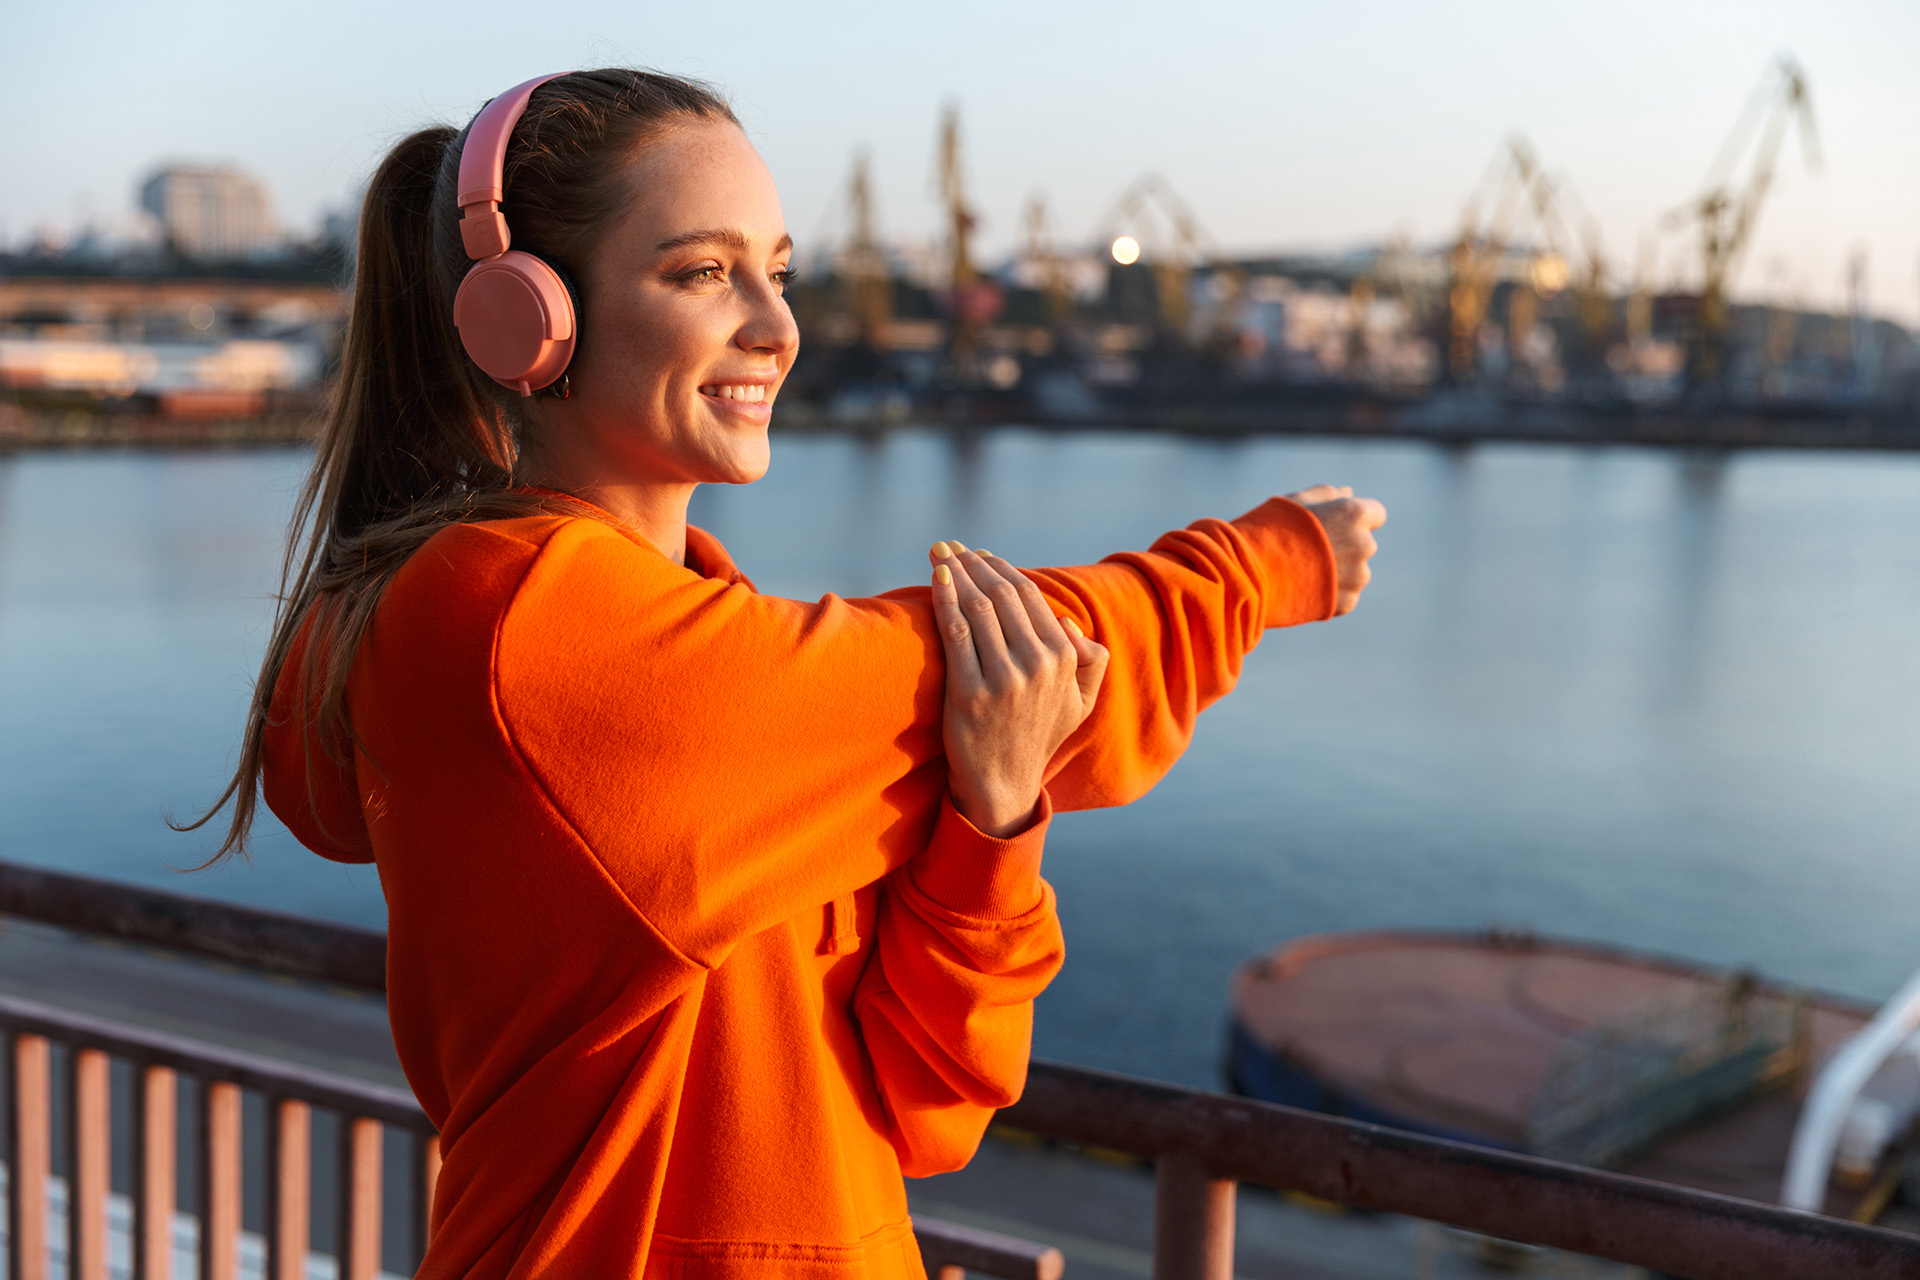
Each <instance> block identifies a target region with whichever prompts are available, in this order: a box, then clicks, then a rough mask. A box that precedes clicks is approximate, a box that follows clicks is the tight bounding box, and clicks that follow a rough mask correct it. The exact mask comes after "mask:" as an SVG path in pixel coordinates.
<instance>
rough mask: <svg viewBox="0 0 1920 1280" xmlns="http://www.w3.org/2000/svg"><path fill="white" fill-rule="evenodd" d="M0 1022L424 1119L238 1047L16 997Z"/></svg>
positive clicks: (377, 1093)
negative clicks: (183, 1036) (69, 1010)
mask: <svg viewBox="0 0 1920 1280" xmlns="http://www.w3.org/2000/svg"><path fill="white" fill-rule="evenodd" d="M0 1026H6V1027H10V1028H12V1029H13V1030H14V1031H16V1032H20V1033H23V1034H28V1035H38V1036H50V1037H52V1038H54V1039H57V1040H60V1041H62V1042H64V1043H71V1044H76V1045H84V1046H87V1047H90V1048H97V1049H104V1050H106V1051H107V1052H108V1053H110V1054H114V1055H116V1056H119V1057H123V1058H131V1059H134V1060H135V1061H138V1062H145V1063H156V1064H159V1065H162V1066H170V1067H174V1068H176V1069H178V1070H183V1071H187V1072H191V1073H193V1074H196V1075H207V1076H217V1077H220V1078H222V1079H228V1080H232V1081H234V1082H235V1083H237V1084H240V1085H243V1086H244V1087H246V1088H249V1089H257V1090H259V1091H261V1092H263V1093H268V1094H277V1095H285V1096H289V1097H297V1098H303V1099H305V1100H307V1101H308V1102H311V1103H313V1104H314V1105H316V1106H322V1107H327V1108H329V1109H331V1110H337V1111H343V1112H351V1113H353V1114H355V1115H365V1116H374V1117H377V1118H378V1119H381V1120H385V1121H386V1122H388V1123H389V1124H397V1125H401V1126H404V1127H406V1128H408V1129H418V1128H420V1127H422V1126H423V1125H424V1124H425V1123H426V1117H425V1115H424V1114H423V1113H422V1112H421V1110H420V1104H419V1103H418V1102H416V1101H415V1100H414V1098H413V1095H412V1094H410V1093H405V1092H403V1091H401V1090H399V1089H390V1088H388V1087H386V1086H385V1085H379V1084H373V1083H371V1082H369V1081H361V1080H355V1079H353V1078H352V1077H351V1076H342V1075H335V1074H333V1073H331V1072H326V1071H317V1070H314V1069H312V1068H309V1067H300V1066H295V1065H293V1064H290V1063H284V1062H279V1061H276V1060H275V1059H272V1058H267V1057H262V1056H260V1055H258V1054H252V1053H247V1052H245V1051H243V1050H239V1049H228V1048H225V1047H223V1046H219V1045H209V1044H203V1043H201V1042H199V1041H195V1040H187V1039H183V1038H181V1037H179V1036H172V1035H168V1034H167V1033H165V1032H162V1031H149V1030H147V1029H146V1028H143V1027H132V1026H126V1025H124V1024H120V1023H113V1022H106V1021H103V1020H101V1019H98V1018H93V1017H89V1016H87V1015H85V1014H79V1013H69V1012H67V1011H66V1010H64V1009H56V1008H53V1007H52V1006H50V1005H43V1004H39V1003H37V1002H35V1001H32V1000H22V999H20V998H19V997H17V996H8V995H0Z"/></svg>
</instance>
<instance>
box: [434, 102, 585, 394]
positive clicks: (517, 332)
mask: <svg viewBox="0 0 1920 1280" xmlns="http://www.w3.org/2000/svg"><path fill="white" fill-rule="evenodd" d="M555 78H556V77H555V76H541V77H539V78H538V79H536V80H529V81H527V82H526V83H525V84H523V85H516V86H515V87H514V88H512V89H509V90H507V91H506V92H505V93H503V94H501V95H500V96H499V97H497V98H495V99H494V100H493V101H491V102H489V103H487V105H486V106H484V107H482V108H481V109H480V114H479V115H478V116H476V117H475V118H474V121H473V124H472V126H471V127H470V128H469V129H468V130H467V141H466V145H465V146H463V147H462V148H461V149H460V242H461V243H462V244H464V245H465V246H466V249H467V256H468V257H469V258H473V259H476V261H475V262H474V264H473V267H472V268H471V269H470V270H468V272H467V277H466V279H464V280H462V281H461V282H460V292H459V293H457V294H455V295H454V299H453V323H454V325H455V326H456V327H458V328H459V330H460V342H461V345H463V346H465V347H466V349H467V354H468V355H469V356H471V357H472V358H473V362H474V363H475V364H476V365H479V366H480V369H481V371H482V372H483V373H485V374H486V375H487V376H488V377H490V378H492V379H493V380H494V381H495V382H497V383H499V384H500V385H501V386H503V387H510V388H512V389H513V390H516V391H518V392H519V393H520V394H521V395H523V396H530V395H532V394H533V393H534V392H536V391H539V390H541V389H542V388H544V387H549V386H552V385H553V383H554V382H556V381H557V380H558V379H559V377H560V375H561V374H563V373H565V372H566V369H567V362H568V361H569V360H571V359H572V358H573V342H574V315H573V294H572V293H571V292H570V291H569V290H568V288H567V282H566V280H565V278H563V277H562V276H561V274H560V273H559V272H558V271H556V270H555V269H554V268H553V267H552V266H550V265H549V264H548V263H546V262H544V261H542V260H541V259H539V258H537V257H535V256H534V255H533V254H531V253H521V252H519V251H518V250H513V249H509V248H508V247H507V246H508V245H509V244H511V243H512V242H513V237H512V235H511V233H510V232H508V230H507V219H506V215H504V214H502V213H501V212H500V202H501V201H502V200H503V199H504V198H505V190H504V188H505V185H506V174H505V170H506V160H507V139H508V137H510V136H511V135H512V133H513V126H514V125H515V124H516V123H517V122H518V121H519V119H520V116H521V113H522V112H524V111H525V110H526V109H527V100H528V99H529V98H531V97H532V96H533V91H534V90H535V89H537V88H539V87H540V86H541V85H543V84H545V83H546V82H547V81H549V80H552V79H555Z"/></svg>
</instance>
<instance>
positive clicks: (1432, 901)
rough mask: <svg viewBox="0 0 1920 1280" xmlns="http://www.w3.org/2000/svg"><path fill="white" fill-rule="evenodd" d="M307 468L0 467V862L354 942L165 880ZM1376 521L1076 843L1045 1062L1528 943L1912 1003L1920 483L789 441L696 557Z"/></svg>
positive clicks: (284, 898) (1755, 470) (1174, 1059)
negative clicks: (1335, 580) (1343, 490)
mask: <svg viewBox="0 0 1920 1280" xmlns="http://www.w3.org/2000/svg"><path fill="white" fill-rule="evenodd" d="M305 461H306V459H305V456H304V455H303V454H300V453H298V452H292V451H284V452H259V453H236V454H212V455H209V454H182V455H138V454H66V455H61V454H47V455H29V456H19V457H12V458H7V459H5V460H0V813H4V814H5V817H6V821H5V823H4V825H0V857H4V858H8V859H12V860H17V861H22V862H32V863H42V864H46V865H51V866H57V867H62V868H66V869H69V870H74V871H80V872H84V873H87V874H93V875H102V876H111V877H115V878H118V879H123V880H131V881H138V882H141V883H145V884H151V885H159V886H164V887H167V888H172V889H176V890H180V889H184V890H186V891H188V892H197V893H204V894H208V895H213V896H218V897H223V898H229V899H232V900H236V901H241V902H248V903H255V904H261V905H270V906H275V907H279V908H282V909H286V910H293V911H300V912H307V913H311V914H315V915H323V916H328V917H332V918H336V919H341V920H348V921H354V922H359V923H367V924H378V923H380V920H381V914H382V908H381V901H380V895H379V886H378V882H377V880H376V878H375V876H374V874H373V873H372V871H371V870H370V869H367V868H344V867H339V866H335V865H333V864H330V863H326V862H323V861H321V860H320V859H318V858H315V857H312V856H311V855H308V854H305V853H304V852H303V851H301V850H300V849H299V848H298V847H297V846H296V845H294V844H293V842H292V840H291V838H290V837H289V836H288V835H287V834H286V833H285V832H284V831H283V830H280V829H279V828H278V827H277V825H273V824H271V822H270V821H269V822H268V823H267V824H263V826H262V829H261V830H260V838H259V841H258V846H257V849H256V851H255V854H254V857H253V861H252V862H251V864H246V865H238V864H236V865H231V866H227V867H224V868H221V869H219V870H217V871H213V872H207V873H201V874H198V875H194V876H182V875H180V874H178V873H177V872H176V871H175V870H174V868H177V867H182V866H186V865H190V864H192V863H194V862H196V861H198V860H199V859H200V858H202V857H203V856H204V855H205V853H206V851H207V850H208V848H209V847H210V843H211V842H210V840H209V839H208V838H207V837H206V836H205V835H204V834H200V835H192V836H178V835H174V834H172V833H170V832H169V831H168V830H167V829H166V828H165V826H164V825H162V814H163V813H164V812H166V811H168V810H169V809H170V810H171V811H173V812H174V813H175V814H178V815H185V814H189V813H192V812H193V811H194V809H195V807H196V806H198V805H201V804H204V803H205V802H206V801H207V800H209V799H210V798H211V797H213V796H214V795H215V794H217V793H218V791H219V789H220V786H221V785H222V783H223V781H224V775H225V771H226V770H227V769H228V768H229V767H230V765H231V761H232V757H233V747H234V742H235V739H236V736H237V733H238V728H239V725H240V720H241V715H242V713H243V709H244V706H245V701H246V697H247V693H248V688H249V683H250V679H251V675H252V672H253V669H254V666H255V664H256V662H257V660H258V652H259V650H260V648H261V646H262V645H263V644H264V641H265V635H266V625H267V617H268V613H269V604H270V599H269V598H270V595H271V592H272V589H273V585H274V581H275V574H276V571H277V557H278V554H279V550H278V539H279V536H280V530H281V525H282V523H283V521H284V519H285V512H286V510H287V508H288V506H289V504H290V502H291V498H292V493H293V489H294V487H295V486H296V484H297V483H298V479H299V476H300V474H301V472H302V469H303V467H304V465H305ZM1319 480H1331V481H1336V482H1341V483H1351V484H1354V485H1356V486H1358V487H1359V488H1360V489H1361V490H1362V491H1363V492H1366V493H1370V494H1373V495H1376V496H1378V497H1380V498H1382V499H1383V500H1384V501H1385V502H1386V503H1387V505H1388V507H1389V508H1390V510H1391V512H1392V521H1391V523H1390V524H1389V525H1388V527H1387V528H1386V530H1384V531H1383V535H1382V540H1383V544H1384V550H1383V551H1382V553H1381V555H1380V556H1379V558H1378V560H1377V562H1376V565H1377V578H1376V583H1375V585H1374V587H1373V588H1372V589H1371V591H1370V592H1369V594H1368V597H1367V599H1366V600H1365V601H1364V602H1363V604H1362V607H1361V610H1360V612H1358V613H1356V614H1355V615H1353V616H1352V617H1349V618H1346V619H1342V620H1340V621H1337V622H1334V623H1330V624H1325V625H1320V626H1313V627H1307V628H1301V629H1297V630H1293V631H1283V632H1273V633H1270V634H1269V636H1268V637H1267V640H1266V641H1265V643H1264V644H1263V645H1262V646H1261V648H1260V650H1259V651H1258V653H1256V654H1255V655H1254V657H1253V659H1252V660H1251V661H1250V663H1249V665H1248V668H1247V672H1246V675H1245V678H1244V680H1243V682H1242V685H1241V688H1240V689H1239V691H1238V692H1237V693H1236V694H1235V695H1234V696H1232V697H1230V698H1228V699H1227V700H1226V701H1225V702H1223V703H1221V704H1220V705H1218V706H1217V707H1215V708H1214V709H1213V710H1211V711H1209V712H1208V713H1207V714H1206V715H1205V716H1203V717H1202V719H1201V723H1200V731H1199V735H1198V739H1197V741H1196V742H1195V744H1194V747H1193V749H1192V750H1191V751H1190V752H1189V753H1188V755H1187V757H1186V759H1185V760H1184V761H1183V762H1182V763H1181V764H1180V765H1179V766H1178V767H1177V768H1176V769H1175V770H1174V772H1173V774H1172V775H1171V776H1170V777H1169V778H1168V779H1167V780H1166V781H1165V782H1164V783H1162V784H1161V786H1160V787H1159V788H1158V789H1157V790H1156V791H1154V792H1153V794H1151V795H1149V796H1148V797H1147V798H1146V799H1144V800H1142V801H1140V802H1139V803H1137V804H1134V805H1132V806H1129V807H1127V808H1125V809H1120V810H1112V811H1107V812H1101V813H1092V814H1075V815H1067V816H1063V817H1062V818H1061V819H1060V820H1059V821H1058V822H1057V824H1056V826H1055V828H1054V833H1053V836H1052V838H1051V840H1050V843H1049V850H1048V855H1047V873H1048V875H1049V877H1050V879H1051V880H1052V881H1053V883H1054V884H1055V886H1056V888H1057V889H1058V890H1059V894H1060V901H1061V910H1062V914H1063V917H1064V919H1065V924H1066V931H1067V940H1068V947H1069V959H1068V963H1067V967H1066V970H1065V972H1063V973H1062V975H1061V977H1060V978H1059V980H1058V981H1057V982H1056V983H1055V984H1054V986H1053V988H1052V989H1051V990H1050V991H1049V992H1048V993H1047V995H1046V996H1045V997H1044V998H1043V1001H1042V1006H1041V1010H1040V1015H1039V1022H1038V1029H1037V1032H1036V1050H1037V1052H1039V1053H1042V1054H1045V1055H1048V1056H1053V1057H1060V1058H1066V1059H1070V1060H1073V1061H1078V1062H1083V1063H1088V1064H1091V1065H1096V1066H1104V1067H1111V1068H1115V1069H1120V1070H1127V1071H1134V1072H1139V1073H1142V1074H1147V1075H1154V1076H1159V1077H1163V1078H1167V1079H1173V1080H1180V1081H1184V1082H1188V1083H1193V1084H1201V1085H1206V1084H1211V1083H1213V1082H1214V1080H1215V1079H1216V1077H1215V1060H1216V1057H1217V1050H1218V1045H1219V1029H1220V1019H1221V1016H1222V1012H1223V1009H1224V998H1223V990H1224V986H1225V983H1226V980H1227V976H1228V974H1229V972H1230V971H1231V969H1232V967H1233V966H1234V964H1236V963H1237V962H1238V961H1239V960H1241V959H1242V958H1243V957H1245V956H1246V955H1248V954H1250V953H1252V952H1254V951H1257V950H1261V949H1265V948H1267V947H1270V946H1272V945H1273V944H1274V943H1276V942H1278V941H1280V940H1281V939H1284V938H1287V937H1290V936H1293V935H1297V934H1301V933H1307V932H1313V931H1316V930H1324V929H1348V928H1363V927H1382V926H1447V927H1478V926H1482V925H1485V924H1489V923H1501V924H1508V925H1528V926H1531V927H1533V928H1535V929H1537V930H1540V931H1542V932H1552V933H1560V934H1570V935H1575V936H1579V937H1585V938H1593V939H1602V940H1607V941H1612V942H1616V943H1621V944H1626V945H1630V946H1635V947H1644V948H1652V949H1657V950H1661V951H1666V952H1671V953H1676V954H1680V955H1684V956H1690V957H1695V958H1698V959H1701V960H1707V961H1713V962H1718V963H1724V964H1747V965H1753V966H1756V967H1758V968H1760V969H1761V970H1763V971H1765V972H1768V973H1771V974H1775V975H1779V976H1783V977H1787V978H1790V979H1793V980H1796V981H1800V982H1805V983H1809V984H1813V985H1816V986H1820V987H1825V988H1829V989H1832V990H1836V991H1840V992H1844V993H1849V994H1853V995H1857V996H1862V997H1866V998H1880V997H1883V996H1885V995H1886V994H1888V993H1890V992H1891V991H1892V989H1893V988H1894V987H1895V986H1897V985H1898V984H1899V982H1900V981H1901V980H1902V979H1903V978H1904V977H1905V976H1906V975H1907V974H1908V973H1909V972H1911V971H1912V970H1913V969H1914V968H1915V967H1920V928H1916V927H1915V925H1914V920H1915V918H1916V913H1917V912H1920V847H1917V846H1920V786H1917V785H1916V780H1920V715H1916V710H1920V645H1916V643H1915V641H1916V638H1920V456H1906V455H1871V454H1838V453H1835V454H1786V453H1780V454H1760V453H1752V454H1735V455H1730V456H1721V455H1711V456H1708V455H1687V454H1680V453H1666V452H1653V451H1639V450H1628V449H1604V448H1575V447H1561V446H1523V445H1512V446H1508V445H1501V446H1488V447H1482V448H1476V449H1465V450H1461V449H1444V448H1438V447H1430V446H1426V445H1421V444H1415V443H1385V442H1339V443H1331V442H1315V441H1304V440H1287V439H1278V440H1255V441H1245V442H1213V441H1187V440H1175V439H1169V438H1160V437H1146V436H1106V435H1096V434H1086V435H1071V436H1051V435H1043V434H1036V433H1026V432H1019V431H1003V432H996V433H990V434H985V435H979V436H974V437H970V438H959V439H954V438H949V437H946V436H943V435H935V434H920V433H901V434H896V435H893V436H890V437H888V438H886V439H884V440H880V441H863V440H859V439H854V438H849V437H794V438H788V437H781V438H779V440H778V442H777V445H776V452H775V463H774V470H773V472H772V474H771V475H770V476H769V477H768V478H767V479H766V480H764V481H762V482H761V483H760V484H758V485H755V486H752V487H751V488H748V489H739V490H707V491H702V493H701V495H700V497H699V498H698V500H697V507H696V514H695V518H696V520H697V521H698V522H700V523H702V524H704V525H705V526H706V527H708V528H710V529H712V530H713V531H714V532H715V533H717V534H718V535H719V536H720V537H721V538H722V539H723V540H724V541H725V542H726V543H727V544H728V546H729V547H730V548H731V550H732V551H733V552H734V554H735V555H736V557H737V558H738V560H739V562H740V563H741V565H742V567H743V568H745V569H746V570H747V572H748V573H750V574H752V575H753V576H754V577H755V579H756V581H757V582H758V583H759V585H760V587H761V589H762V590H766V591H774V592H779V593H782V594H787V595H795V596H802V597H812V596H817V595H819V594H821V593H823V592H826V591H838V592H841V593H843V594H859V593H866V592H873V591H878V590H883V589H885V588H888V587H891V586H896V585H899V584H902V583H907V582H914V581H919V580H920V578H921V576H922V574H923V572H924V566H925V563H926V561H925V549H926V547H927V545H928V544H929V543H930V542H931V541H933V540H934V539H935V538H938V537H948V536H951V537H958V538H961V539H964V540H966V541H967V542H969V543H972V544H980V543H985V544H986V545H988V546H991V547H993V548H994V549H995V550H996V551H998V552H1000V553H1002V554H1005V555H1008V556H1010V557H1012V558H1015V559H1016V560H1020V561H1023V562H1026V563H1071V562H1078V561H1084V560H1087V559H1091V558H1095V557H1097V556H1099V555H1100V554H1102V553H1104V552H1107V551H1111V550H1115V549H1118V548H1122V547H1131V546H1140V545H1144V544H1145V543H1146V542H1148V541H1150V540H1151V539H1152V538H1153V537H1154V536H1155V535H1156V534H1157V533H1159V532H1160V531H1162V530H1163V529H1166V528H1169V527H1173V526H1176V525H1179V524H1182V523H1185V522H1187V521H1189V520H1191V519H1194V518H1196V517H1199V516H1202V515H1208V514H1222V515H1228V514H1233V513H1236V512H1238V511H1240V510H1243V509H1245V508H1246V507H1249V506H1251V505H1253V504H1254V503H1255V502H1257V501H1259V500H1260V499H1261V498H1263V497H1264V496H1266V495H1267V494H1268V493H1271V492H1276V491H1283V490H1286V489H1290V488H1295V487H1299V486H1302V485H1306V484H1309V483H1313V482H1315V481H1319Z"/></svg>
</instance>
